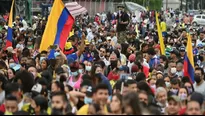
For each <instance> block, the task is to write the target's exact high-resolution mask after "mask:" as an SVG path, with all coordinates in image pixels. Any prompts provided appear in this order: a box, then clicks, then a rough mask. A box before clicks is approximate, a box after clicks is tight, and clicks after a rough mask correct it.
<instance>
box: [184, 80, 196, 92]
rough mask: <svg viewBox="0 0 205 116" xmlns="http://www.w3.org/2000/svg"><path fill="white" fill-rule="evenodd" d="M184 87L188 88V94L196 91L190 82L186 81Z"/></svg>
mask: <svg viewBox="0 0 205 116" xmlns="http://www.w3.org/2000/svg"><path fill="white" fill-rule="evenodd" d="M184 87H186V88H187V90H188V94H192V93H193V92H194V87H193V85H192V84H191V83H190V82H185V83H184Z"/></svg>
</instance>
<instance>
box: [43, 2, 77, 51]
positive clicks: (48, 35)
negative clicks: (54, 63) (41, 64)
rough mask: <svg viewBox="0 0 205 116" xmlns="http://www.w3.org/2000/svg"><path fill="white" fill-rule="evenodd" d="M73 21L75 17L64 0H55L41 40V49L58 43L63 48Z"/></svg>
mask: <svg viewBox="0 0 205 116" xmlns="http://www.w3.org/2000/svg"><path fill="white" fill-rule="evenodd" d="M73 23H74V18H73V17H72V15H71V14H70V12H69V11H68V9H67V8H66V7H65V6H64V3H63V2H62V0H55V1H54V3H53V8H52V10H51V13H50V15H49V18H48V22H47V24H46V28H45V31H44V34H43V37H42V40H41V45H40V51H43V50H47V49H48V48H49V46H50V45H56V44H57V45H59V47H60V48H61V49H62V50H63V49H64V46H65V43H66V41H67V38H68V36H69V33H70V31H71V29H72V26H73Z"/></svg>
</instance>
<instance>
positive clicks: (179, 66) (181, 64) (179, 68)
mask: <svg viewBox="0 0 205 116" xmlns="http://www.w3.org/2000/svg"><path fill="white" fill-rule="evenodd" d="M176 68H177V72H180V71H182V70H183V63H182V62H178V63H177V66H176Z"/></svg>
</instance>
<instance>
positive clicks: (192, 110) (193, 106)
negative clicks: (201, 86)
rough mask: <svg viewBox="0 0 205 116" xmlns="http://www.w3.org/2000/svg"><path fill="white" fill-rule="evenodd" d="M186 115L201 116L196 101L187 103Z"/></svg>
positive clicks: (199, 107)
mask: <svg viewBox="0 0 205 116" xmlns="http://www.w3.org/2000/svg"><path fill="white" fill-rule="evenodd" d="M186 114H187V115H202V111H201V106H200V104H199V103H198V102H197V101H189V102H188V103H187V107H186Z"/></svg>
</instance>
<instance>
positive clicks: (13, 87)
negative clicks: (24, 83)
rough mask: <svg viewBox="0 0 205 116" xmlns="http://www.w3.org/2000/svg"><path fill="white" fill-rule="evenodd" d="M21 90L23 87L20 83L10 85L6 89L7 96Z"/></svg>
mask: <svg viewBox="0 0 205 116" xmlns="http://www.w3.org/2000/svg"><path fill="white" fill-rule="evenodd" d="M19 90H21V87H20V85H19V84H18V83H8V84H7V85H6V87H5V94H6V95H9V94H11V93H12V92H16V91H19Z"/></svg>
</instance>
